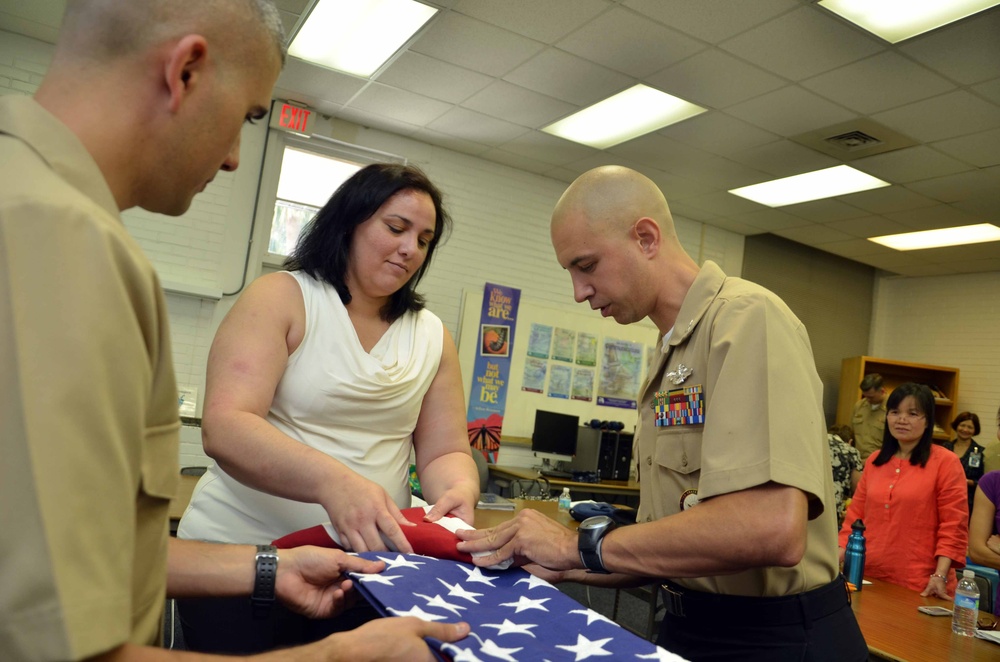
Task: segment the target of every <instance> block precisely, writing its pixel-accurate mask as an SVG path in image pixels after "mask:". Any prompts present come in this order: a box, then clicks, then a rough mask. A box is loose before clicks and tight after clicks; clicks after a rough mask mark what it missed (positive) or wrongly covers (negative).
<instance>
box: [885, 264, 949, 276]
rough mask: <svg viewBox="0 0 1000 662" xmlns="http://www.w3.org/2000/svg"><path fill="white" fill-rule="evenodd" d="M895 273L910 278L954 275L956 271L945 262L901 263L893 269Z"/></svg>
mask: <svg viewBox="0 0 1000 662" xmlns="http://www.w3.org/2000/svg"><path fill="white" fill-rule="evenodd" d="M891 271H892V272H893V273H896V274H899V275H900V276H908V277H910V278H922V277H925V276H952V275H954V274H955V273H956V271H955V269H954V267H950V266H946V265H943V264H910V265H900V266H897V267H894V268H893V269H891Z"/></svg>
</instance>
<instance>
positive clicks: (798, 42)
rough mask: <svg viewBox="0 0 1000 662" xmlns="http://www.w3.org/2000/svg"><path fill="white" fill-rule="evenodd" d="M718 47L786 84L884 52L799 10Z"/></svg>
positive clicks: (829, 19) (832, 21)
mask: <svg viewBox="0 0 1000 662" xmlns="http://www.w3.org/2000/svg"><path fill="white" fill-rule="evenodd" d="M720 46H721V47H722V48H724V49H725V50H727V51H729V52H730V53H733V54H734V55H738V56H739V57H741V58H743V59H744V60H747V61H748V62H753V63H754V64H756V65H757V66H759V67H764V68H765V69H767V70H769V71H773V72H775V73H777V74H779V75H781V76H784V77H785V78H788V79H790V80H802V79H803V78H809V77H810V76H815V75H816V74H820V73H823V72H824V71H829V70H831V69H834V68H836V67H839V66H842V65H845V64H847V63H849V62H854V61H856V60H860V59H861V58H864V57H867V56H869V55H874V54H875V53H878V52H879V51H881V50H883V49H884V47H883V46H882V45H881V44H880V43H879V42H878V41H877V40H876V39H875V38H874V37H869V36H868V35H866V34H864V33H862V32H860V31H857V30H853V29H851V28H850V27H848V26H846V25H844V24H843V23H841V22H840V21H839V20H837V19H836V18H834V17H833V16H831V15H829V14H827V13H826V12H823V11H820V10H818V9H817V8H816V7H800V8H799V9H797V10H795V11H792V12H789V13H787V14H784V15H783V16H779V17H778V18H776V19H774V20H773V21H769V22H768V23H765V24H764V25H761V26H758V27H756V28H754V29H752V30H748V31H747V32H745V33H743V34H741V35H739V36H737V37H733V38H732V39H729V40H727V41H724V42H722V43H721V44H720Z"/></svg>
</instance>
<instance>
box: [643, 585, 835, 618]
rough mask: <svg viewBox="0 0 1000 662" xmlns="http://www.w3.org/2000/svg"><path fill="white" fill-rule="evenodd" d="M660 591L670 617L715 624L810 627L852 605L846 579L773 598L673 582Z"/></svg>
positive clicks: (663, 586)
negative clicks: (726, 593)
mask: <svg viewBox="0 0 1000 662" xmlns="http://www.w3.org/2000/svg"><path fill="white" fill-rule="evenodd" d="M660 588H661V589H662V590H661V592H660V593H661V595H662V596H663V605H664V607H665V608H666V610H667V613H668V614H670V615H672V616H676V617H679V618H690V619H692V620H697V621H702V620H704V621H705V622H710V623H715V624H718V623H720V622H722V623H731V624H733V625H782V624H786V623H788V624H790V623H808V622H810V621H814V620H818V619H820V618H823V617H824V616H829V615H830V614H832V613H833V612H835V611H837V610H838V609H842V608H843V607H844V606H846V605H850V604H851V598H850V594H849V593H848V591H847V584H846V583H845V581H844V578H843V576H840V577H837V579H835V580H833V581H832V582H830V583H829V584H827V585H826V586H821V587H819V588H816V589H813V590H811V591H807V592H805V593H799V594H797V595H787V596H781V597H774V598H754V597H749V596H743V595H718V594H715V593H705V592H703V591H693V590H691V589H688V588H684V587H682V586H679V585H677V584H675V583H673V582H671V581H667V582H664V583H663V584H661V585H660Z"/></svg>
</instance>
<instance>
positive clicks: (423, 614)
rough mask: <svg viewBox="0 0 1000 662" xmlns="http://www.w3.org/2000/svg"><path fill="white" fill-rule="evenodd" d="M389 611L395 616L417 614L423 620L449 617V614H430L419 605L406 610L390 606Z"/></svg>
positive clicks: (437, 619) (438, 619)
mask: <svg viewBox="0 0 1000 662" xmlns="http://www.w3.org/2000/svg"><path fill="white" fill-rule="evenodd" d="M389 612H390V613H391V614H392V615H393V616H416V617H417V618H419V619H420V620H422V621H441V620H444V619H446V618H448V617H447V616H442V615H440V614H429V613H427V612H426V611H424V610H423V609H421V608H420V606H419V605H413V606H412V607H410V608H409V609H407V610H406V611H403V610H402V609H392V608H391V607H390V608H389Z"/></svg>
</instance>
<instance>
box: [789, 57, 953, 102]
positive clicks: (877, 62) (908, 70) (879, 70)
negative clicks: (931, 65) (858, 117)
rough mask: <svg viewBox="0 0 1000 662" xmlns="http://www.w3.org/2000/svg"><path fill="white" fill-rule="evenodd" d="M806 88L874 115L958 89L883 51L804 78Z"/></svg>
mask: <svg viewBox="0 0 1000 662" xmlns="http://www.w3.org/2000/svg"><path fill="white" fill-rule="evenodd" d="M802 87H805V88H807V89H810V90H812V91H813V92H815V93H817V94H819V95H822V96H824V97H826V98H827V99H830V100H832V101H836V102H837V103H839V104H841V105H842V106H846V107H848V108H850V109H851V110H856V111H858V112H859V113H861V114H864V115H870V114H872V113H876V112H878V111H880V110H886V109H888V108H894V107H896V106H902V105H903V104H907V103H910V102H912V101H918V100H920V99H926V98H927V97H932V96H934V95H936V94H941V93H943V92H948V91H949V90H953V89H955V84H954V83H952V82H951V81H949V80H947V79H946V78H943V77H941V76H938V75H937V74H935V73H933V72H932V71H930V70H928V69H927V68H925V67H923V66H921V65H919V64H914V63H913V62H912V61H911V60H908V59H906V58H904V57H902V56H900V55H898V54H896V53H879V54H877V55H873V56H872V57H869V58H866V59H864V60H861V61H859V62H854V63H852V64H848V65H845V66H843V67H840V68H839V69H834V70H833V71H828V72H827V73H825V74H820V75H819V76H816V77H814V78H810V79H808V80H804V81H802Z"/></svg>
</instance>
